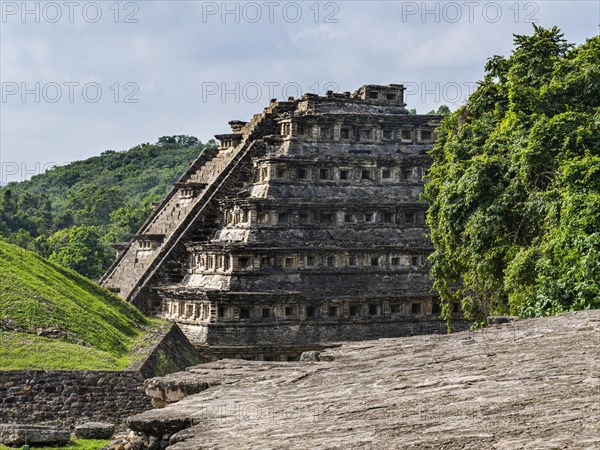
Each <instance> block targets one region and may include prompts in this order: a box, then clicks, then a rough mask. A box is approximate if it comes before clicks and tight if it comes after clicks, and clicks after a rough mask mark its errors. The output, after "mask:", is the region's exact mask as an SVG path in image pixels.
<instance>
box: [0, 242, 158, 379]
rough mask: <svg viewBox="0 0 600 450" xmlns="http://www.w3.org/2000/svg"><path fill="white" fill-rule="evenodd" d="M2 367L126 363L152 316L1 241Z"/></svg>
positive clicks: (119, 366)
mask: <svg viewBox="0 0 600 450" xmlns="http://www.w3.org/2000/svg"><path fill="white" fill-rule="evenodd" d="M0 273H1V274H2V276H1V277H0V370H8V369H88V370H91V369H107V370H118V369H122V368H124V367H125V366H126V365H127V364H128V363H129V353H130V350H131V349H132V347H133V346H134V345H135V344H136V343H137V342H138V341H139V340H140V339H141V338H142V337H143V335H144V330H145V329H148V328H150V326H151V323H150V321H149V320H148V319H147V318H145V317H144V316H143V315H142V314H141V313H140V312H139V311H138V310H137V309H135V308H134V307H132V306H131V305H130V304H128V303H127V302H125V301H124V300H122V299H120V298H119V297H117V296H115V295H113V294H112V293H110V292H109V291H107V290H105V289H103V288H101V287H100V286H98V285H96V284H94V283H93V282H91V281H90V280H88V279H87V278H84V277H82V276H81V275H79V274H77V273H76V272H74V271H72V270H70V269H66V268H64V267H62V266H60V265H58V264H54V263H52V262H50V261H48V260H46V259H44V258H42V257H40V256H38V255H36V254H35V253H33V252H30V251H27V250H23V249H21V248H19V247H17V246H14V245H11V244H7V243H5V242H3V241H0Z"/></svg>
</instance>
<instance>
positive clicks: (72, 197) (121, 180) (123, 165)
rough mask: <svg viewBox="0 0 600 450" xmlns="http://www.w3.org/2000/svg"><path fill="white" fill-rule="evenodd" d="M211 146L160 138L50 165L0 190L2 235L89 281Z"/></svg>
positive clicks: (179, 138)
mask: <svg viewBox="0 0 600 450" xmlns="http://www.w3.org/2000/svg"><path fill="white" fill-rule="evenodd" d="M213 145H214V142H212V141H210V142H209V143H208V144H202V143H201V142H200V141H198V139H197V138H195V137H193V136H165V137H161V138H159V139H158V141H157V142H156V143H154V144H141V145H137V146H135V147H133V148H131V149H129V150H127V151H121V152H117V151H113V150H107V151H106V152H104V153H102V154H101V155H100V156H95V157H93V158H88V159H86V160H83V161H75V162H73V163H70V164H66V165H64V166H59V167H55V168H53V169H51V170H48V171H47V172H45V173H43V174H39V175H36V176H34V177H32V178H31V179H30V180H28V181H24V182H21V183H9V184H8V185H6V186H4V187H0V238H3V239H4V240H5V241H7V242H10V243H13V244H15V245H18V246H20V247H22V248H26V249H28V250H32V251H35V252H36V253H38V254H39V255H42V256H44V257H49V258H50V259H51V260H52V261H55V262H58V263H60V264H62V265H63V266H65V267H69V268H71V269H74V270H76V271H77V272H79V273H80V274H82V275H85V276H87V277H88V278H91V279H97V278H99V277H100V276H101V275H102V273H103V272H104V270H105V269H106V268H107V267H108V266H109V265H110V263H111V262H112V260H113V259H114V256H115V252H114V250H113V249H112V248H111V244H113V243H115V242H121V241H127V240H129V239H130V237H131V235H132V234H133V233H135V232H136V231H137V229H138V228H139V227H140V226H141V224H142V223H143V222H144V221H145V219H146V218H147V217H148V215H149V214H150V212H151V211H152V202H158V201H160V200H162V198H163V197H164V196H165V195H166V193H167V192H168V190H169V189H170V188H171V186H172V184H173V182H175V181H176V180H177V178H179V177H180V176H181V174H182V173H183V172H185V170H186V169H187V168H188V166H189V164H190V163H191V162H192V161H194V160H195V159H196V158H197V157H198V155H199V154H200V153H201V152H202V151H203V150H204V149H205V148H206V147H207V146H213Z"/></svg>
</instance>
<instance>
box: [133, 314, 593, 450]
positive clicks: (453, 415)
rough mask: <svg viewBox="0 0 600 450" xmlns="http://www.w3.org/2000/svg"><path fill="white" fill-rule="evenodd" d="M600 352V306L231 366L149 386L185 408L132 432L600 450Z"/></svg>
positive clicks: (265, 442)
mask: <svg viewBox="0 0 600 450" xmlns="http://www.w3.org/2000/svg"><path fill="white" fill-rule="evenodd" d="M313 356H314V355H313ZM599 357H600V311H585V312H577V313H566V314H562V315H559V316H556V317H550V318H541V319H531V320H520V321H516V322H511V323H506V324H502V325H496V326H491V327H489V328H487V329H485V330H481V331H477V332H461V333H456V334H452V335H441V336H440V335H430V336H415V337H406V338H395V339H382V340H379V341H371V342H360V343H351V344H345V345H343V346H341V347H339V348H335V349H330V350H327V351H326V352H324V353H322V354H321V357H320V358H311V359H312V360H316V359H319V361H316V362H306V361H301V362H294V363H278V362H258V361H255V362H250V361H238V360H224V361H219V362H214V363H210V364H205V365H201V366H195V367H193V368H190V369H188V370H187V371H186V372H181V373H178V374H172V375H169V376H167V377H165V378H162V379H154V380H152V381H149V382H148V383H147V388H148V389H147V392H148V393H151V394H152V395H153V396H154V397H156V398H159V399H161V400H162V401H163V402H164V401H165V400H166V401H167V402H173V401H176V403H172V404H170V405H168V406H167V407H165V408H163V409H155V410H151V411H147V412H144V413H142V414H139V415H137V416H134V417H131V418H130V419H129V421H128V424H129V426H130V427H131V428H132V429H133V430H134V431H137V432H140V433H143V435H144V436H145V435H149V436H155V438H154V442H156V444H155V445H156V446H157V448H158V442H157V440H161V439H163V442H162V444H163V445H162V446H163V448H164V447H165V446H167V445H168V448H169V449H172V450H191V449H200V448H202V449H207V448H210V449H216V448H261V449H263V448H286V449H305V448H327V449H333V448H339V449H349V448H361V449H380V448H389V449H399V448H402V449H417V448H419V449H422V448H431V449H433V448H435V449H455V448H461V449H482V448H488V449H515V448H526V449H533V448H535V449H538V448H556V449H558V448H560V449H563V448H569V449H573V448H590V449H591V448H600V423H599V420H600V378H599V377H600V370H599V369H600V367H599V360H600V358H599ZM331 359H333V360H331ZM178 383H180V384H181V386H180V387H178ZM194 384H197V387H198V388H197V389H195V388H194ZM178 392H179V394H178ZM194 392H196V393H194ZM186 393H192V394H191V395H187V396H186ZM180 398H182V399H181V400H179V401H177V400H178V399H180ZM158 403H160V402H158ZM186 427H187V428H186ZM184 428H186V429H184ZM164 439H168V441H167V440H164Z"/></svg>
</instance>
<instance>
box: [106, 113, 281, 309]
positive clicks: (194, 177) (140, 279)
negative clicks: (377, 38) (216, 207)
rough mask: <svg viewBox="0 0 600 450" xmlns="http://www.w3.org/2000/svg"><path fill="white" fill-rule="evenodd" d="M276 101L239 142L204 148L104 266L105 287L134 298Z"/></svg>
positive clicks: (242, 153) (247, 126) (243, 131)
mask: <svg viewBox="0 0 600 450" xmlns="http://www.w3.org/2000/svg"><path fill="white" fill-rule="evenodd" d="M276 105H277V104H275V105H273V106H272V107H269V108H266V109H265V111H264V112H262V113H260V114H256V115H254V117H253V118H252V120H251V121H250V122H248V123H247V124H245V125H244V126H243V128H241V129H240V138H241V142H240V143H239V144H238V145H236V146H233V147H229V148H223V147H221V148H220V149H212V148H211V149H206V150H204V152H203V153H202V154H201V155H200V156H199V157H198V158H197V159H196V161H194V163H193V164H192V165H191V167H190V169H188V171H187V172H186V173H184V174H183V175H182V176H181V178H180V179H179V181H178V182H177V183H176V184H175V186H174V187H173V189H172V190H171V192H170V193H169V194H168V195H167V197H166V198H165V200H164V201H163V202H162V203H161V204H160V205H159V206H158V207H157V208H156V209H155V210H154V212H153V213H152V215H151V216H150V217H149V218H148V220H147V221H146V222H145V223H144V224H143V225H142V227H141V228H140V230H139V231H138V233H137V234H136V235H135V236H134V237H133V239H132V240H131V241H130V242H129V243H128V245H127V246H126V247H125V248H124V249H123V251H122V252H121V253H120V255H119V257H118V258H117V260H116V261H115V262H114V263H113V264H112V265H111V267H110V268H109V269H108V270H107V271H106V273H105V274H104V276H103V277H102V278H101V280H100V284H101V285H102V286H104V287H106V288H107V289H109V290H111V291H113V292H115V293H117V294H118V295H119V296H121V297H122V298H124V299H126V300H129V301H134V300H135V297H136V296H137V295H138V294H139V293H140V291H141V290H142V288H143V287H144V285H145V283H146V282H147V281H148V280H150V279H151V278H152V276H153V275H154V273H156V271H157V270H158V269H159V268H160V266H161V265H162V263H163V262H165V260H166V259H167V257H168V255H169V253H170V252H171V250H172V249H173V248H174V247H175V245H176V244H177V243H178V242H179V240H180V239H181V238H182V237H183V236H184V235H185V234H186V232H187V231H188V230H189V228H190V226H191V225H192V224H193V223H194V222H195V220H196V218H197V217H198V216H200V215H201V214H202V212H203V211H204V209H205V208H206V207H207V205H208V204H209V203H210V202H211V200H213V198H215V196H216V195H217V194H218V193H219V191H220V189H221V187H222V186H223V185H224V184H225V183H226V181H227V180H228V178H229V177H230V176H231V174H232V173H233V172H235V169H236V167H237V166H238V164H239V162H240V161H241V160H242V159H244V157H245V156H246V155H248V154H249V153H250V152H251V151H252V148H253V147H254V146H255V144H256V142H258V141H254V140H253V136H254V133H255V131H256V130H258V129H259V128H260V127H261V126H263V125H265V123H269V121H271V119H272V118H273V117H274V116H275V115H276V114H275V111H274V110H275V109H276Z"/></svg>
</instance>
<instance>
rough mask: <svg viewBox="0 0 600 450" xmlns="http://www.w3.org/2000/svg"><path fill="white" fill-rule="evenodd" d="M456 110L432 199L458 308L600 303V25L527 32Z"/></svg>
mask: <svg viewBox="0 0 600 450" xmlns="http://www.w3.org/2000/svg"><path fill="white" fill-rule="evenodd" d="M514 45H515V48H514V51H513V53H512V55H510V57H508V58H504V57H502V56H494V57H492V58H490V59H489V60H488V62H487V64H486V66H485V76H484V78H483V80H482V81H480V82H479V85H478V88H477V90H476V91H475V92H474V93H473V94H472V95H471V97H470V98H469V100H468V102H467V104H466V105H465V106H463V107H461V108H460V109H458V110H457V111H455V112H454V113H452V114H451V115H450V116H448V117H447V118H445V120H444V121H443V123H442V125H441V127H440V129H439V130H438V132H439V138H438V140H437V142H436V144H435V146H434V149H433V150H432V152H431V155H432V156H433V160H434V162H433V165H432V166H431V169H430V173H429V180H430V181H429V183H428V184H427V185H426V188H425V194H424V197H425V199H426V200H427V201H428V202H429V204H430V207H429V211H428V214H427V222H428V224H429V227H430V229H431V239H432V241H433V245H434V248H435V251H434V253H433V254H432V255H431V256H430V261H431V264H432V275H433V277H434V280H435V281H434V283H435V288H436V289H437V291H438V292H439V294H440V297H441V299H442V303H443V309H442V312H443V316H444V317H445V318H446V319H449V317H450V315H451V308H450V303H451V302H452V301H456V300H459V301H460V302H461V303H462V306H463V310H464V311H465V314H466V315H467V317H470V318H472V319H474V320H476V321H481V322H483V321H485V317H486V315H489V314H516V315H520V316H541V315H548V314H555V313H559V312H562V311H568V310H574V309H584V308H594V307H596V308H597V307H600V37H598V36H596V37H593V38H591V39H589V40H587V41H586V42H585V43H584V44H582V45H580V46H578V47H574V46H572V45H570V44H568V43H567V42H566V40H565V39H564V37H563V34H562V33H561V32H560V30H559V29H558V28H556V27H553V28H551V29H545V28H541V27H534V30H533V34H532V35H530V36H520V35H516V36H515V38H514Z"/></svg>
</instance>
